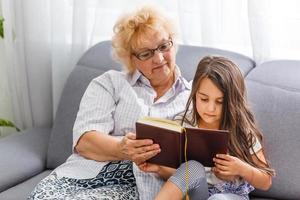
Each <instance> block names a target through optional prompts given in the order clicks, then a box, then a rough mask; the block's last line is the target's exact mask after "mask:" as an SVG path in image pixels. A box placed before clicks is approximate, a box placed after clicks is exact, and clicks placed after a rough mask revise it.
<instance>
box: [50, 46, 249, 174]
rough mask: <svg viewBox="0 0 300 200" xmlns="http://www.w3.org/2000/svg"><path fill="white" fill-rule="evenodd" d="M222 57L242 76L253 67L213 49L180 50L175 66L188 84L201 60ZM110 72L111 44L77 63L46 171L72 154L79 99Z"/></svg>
mask: <svg viewBox="0 0 300 200" xmlns="http://www.w3.org/2000/svg"><path fill="white" fill-rule="evenodd" d="M211 54H216V55H223V56H227V57H229V58H231V59H233V60H234V61H235V62H236V63H237V64H239V65H240V67H241V69H242V71H243V73H244V74H247V73H248V72H249V71H250V70H251V69H252V68H253V67H254V66H255V64H254V62H253V61H252V60H251V59H250V58H248V57H245V56H243V55H241V54H238V53H234V52H230V51H224V50H219V49H214V48H205V47H196V46H187V45H181V46H179V51H178V53H177V58H176V59H177V64H178V66H179V67H180V69H181V71H182V74H183V76H184V77H185V78H186V79H187V80H191V79H192V78H193V75H194V72H195V70H196V67H197V64H198V62H199V60H200V58H202V57H203V56H206V55H211ZM109 69H116V70H120V69H121V65H120V64H118V63H116V62H115V61H113V60H112V58H111V42H110V41H104V42H100V43H99V44H97V45H95V46H94V47H92V48H91V49H89V50H88V51H87V52H86V53H85V54H84V55H83V56H82V58H81V59H80V60H79V62H78V64H77V66H76V67H75V69H74V70H73V71H72V73H71V74H70V76H69V78H68V80H67V82H66V84H65V87H64V90H63V92H62V96H61V99H60V102H59V105H58V109H57V112H56V117H55V120H54V123H53V128H52V133H51V138H50V143H49V147H48V156H47V167H48V168H49V169H53V168H55V167H57V166H58V165H60V164H62V163H63V162H65V160H66V159H67V157H68V156H69V155H70V154H71V152H72V128H73V124H74V121H75V118H76V114H77V111H78V108H79V103H80V100H81V97H82V95H83V93H84V91H85V89H86V87H87V86H88V84H89V82H90V81H91V80H92V79H93V78H95V77H97V76H99V75H100V74H102V73H103V72H105V71H107V70H109Z"/></svg>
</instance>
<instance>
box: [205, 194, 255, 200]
mask: <svg viewBox="0 0 300 200" xmlns="http://www.w3.org/2000/svg"><path fill="white" fill-rule="evenodd" d="M208 200H249V197H246V196H240V195H237V194H232V193H220V194H214V195H212V196H210V197H209V198H208Z"/></svg>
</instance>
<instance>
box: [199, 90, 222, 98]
mask: <svg viewBox="0 0 300 200" xmlns="http://www.w3.org/2000/svg"><path fill="white" fill-rule="evenodd" d="M198 93H199V94H201V95H203V96H206V97H208V95H207V94H205V93H203V92H199V91H198ZM223 98H224V97H217V99H223Z"/></svg>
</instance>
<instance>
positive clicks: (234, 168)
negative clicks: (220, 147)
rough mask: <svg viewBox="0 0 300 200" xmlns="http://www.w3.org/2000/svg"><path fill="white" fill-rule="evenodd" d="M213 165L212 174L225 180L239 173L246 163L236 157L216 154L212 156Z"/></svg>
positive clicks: (233, 177) (237, 175) (231, 178)
mask: <svg viewBox="0 0 300 200" xmlns="http://www.w3.org/2000/svg"><path fill="white" fill-rule="evenodd" d="M214 163H215V167H213V168H212V171H213V172H214V174H215V175H216V176H217V177H218V178H220V179H222V180H225V181H232V180H234V179H236V178H237V177H239V176H240V175H241V171H242V170H243V169H244V168H245V167H246V165H247V163H245V162H244V161H242V160H240V159H239V158H237V157H234V156H230V155H226V154H218V155H216V157H215V158H214Z"/></svg>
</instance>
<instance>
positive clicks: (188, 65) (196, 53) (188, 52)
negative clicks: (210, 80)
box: [176, 45, 255, 80]
mask: <svg viewBox="0 0 300 200" xmlns="http://www.w3.org/2000/svg"><path fill="white" fill-rule="evenodd" d="M208 55H219V56H224V57H227V58H230V59H231V60H232V61H234V62H235V63H236V64H237V65H238V66H239V67H240V69H241V71H242V73H243V74H244V75H246V74H247V73H248V72H249V71H250V70H251V69H253V68H254V67H255V63H254V61H253V60H252V59H251V58H248V57H247V56H244V55H242V54H239V53H235V52H232V51H226V50H221V49H216V48H209V47H198V46H188V45H181V46H179V49H178V53H177V57H176V62H177V65H178V66H179V67H180V70H181V72H182V74H183V75H184V77H185V78H186V79H187V80H191V79H193V77H194V74H195V72H196V68H197V65H198V63H199V61H200V59H202V58H203V57H204V56H208Z"/></svg>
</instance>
